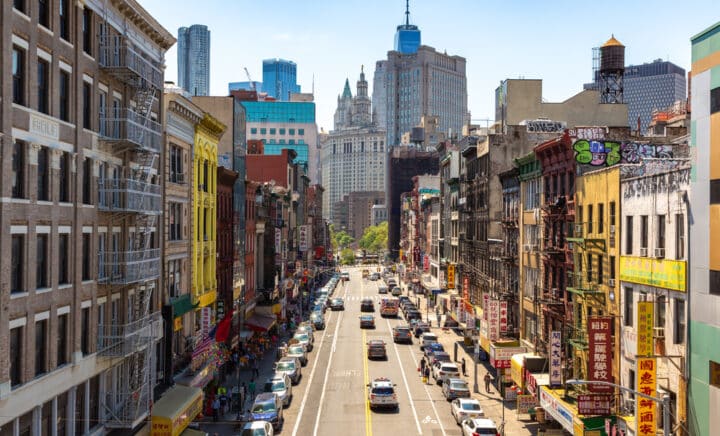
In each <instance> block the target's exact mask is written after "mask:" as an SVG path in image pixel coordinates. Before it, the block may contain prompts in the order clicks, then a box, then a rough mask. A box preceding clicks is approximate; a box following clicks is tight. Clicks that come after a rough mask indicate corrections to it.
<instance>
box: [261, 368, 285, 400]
mask: <svg viewBox="0 0 720 436" xmlns="http://www.w3.org/2000/svg"><path fill="white" fill-rule="evenodd" d="M263 391H264V392H272V393H274V394H275V395H277V396H278V397H279V398H280V401H282V403H283V407H287V406H289V405H290V400H292V382H291V381H290V378H289V377H288V376H286V375H285V374H280V373H276V374H273V376H272V377H270V378H269V379H267V380H265V386H263Z"/></svg>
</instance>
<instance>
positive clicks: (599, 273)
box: [597, 254, 605, 285]
mask: <svg viewBox="0 0 720 436" xmlns="http://www.w3.org/2000/svg"><path fill="white" fill-rule="evenodd" d="M604 261H605V256H603V255H602V254H598V255H597V263H598V265H597V267H598V271H597V282H598V284H599V285H602V283H603V274H604V273H605V272H604V271H603V262H604Z"/></svg>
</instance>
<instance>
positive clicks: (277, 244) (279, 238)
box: [275, 229, 282, 254]
mask: <svg viewBox="0 0 720 436" xmlns="http://www.w3.org/2000/svg"><path fill="white" fill-rule="evenodd" d="M281 243H282V230H280V229H275V254H280V249H281Z"/></svg>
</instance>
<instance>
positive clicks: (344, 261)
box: [340, 248, 355, 265]
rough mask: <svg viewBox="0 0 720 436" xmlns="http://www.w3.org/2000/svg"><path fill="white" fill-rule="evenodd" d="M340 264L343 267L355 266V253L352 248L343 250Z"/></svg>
mask: <svg viewBox="0 0 720 436" xmlns="http://www.w3.org/2000/svg"><path fill="white" fill-rule="evenodd" d="M340 264H341V265H354V264H355V252H354V251H352V249H350V248H343V250H342V251H341V252H340Z"/></svg>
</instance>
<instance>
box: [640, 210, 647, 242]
mask: <svg viewBox="0 0 720 436" xmlns="http://www.w3.org/2000/svg"><path fill="white" fill-rule="evenodd" d="M647 247H648V216H647V215H642V216H641V217H640V248H647Z"/></svg>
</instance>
